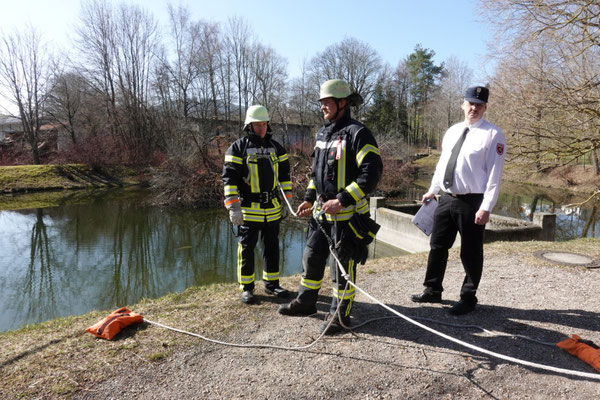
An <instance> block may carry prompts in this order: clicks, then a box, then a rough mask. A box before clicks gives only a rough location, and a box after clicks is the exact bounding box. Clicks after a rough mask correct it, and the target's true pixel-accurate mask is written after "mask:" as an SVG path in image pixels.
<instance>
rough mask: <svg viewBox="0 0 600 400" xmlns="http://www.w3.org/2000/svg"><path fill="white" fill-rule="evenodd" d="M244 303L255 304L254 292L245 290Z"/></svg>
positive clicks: (243, 294)
mask: <svg viewBox="0 0 600 400" xmlns="http://www.w3.org/2000/svg"><path fill="white" fill-rule="evenodd" d="M242 303H244V304H252V303H254V293H252V290H244V291H243V292H242Z"/></svg>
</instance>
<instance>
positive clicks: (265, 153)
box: [222, 133, 292, 222]
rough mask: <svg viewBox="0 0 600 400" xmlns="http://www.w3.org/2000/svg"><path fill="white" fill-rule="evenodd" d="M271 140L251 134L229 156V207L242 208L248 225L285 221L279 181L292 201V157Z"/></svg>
mask: <svg viewBox="0 0 600 400" xmlns="http://www.w3.org/2000/svg"><path fill="white" fill-rule="evenodd" d="M271 136H272V135H271V134H270V133H267V135H266V136H265V137H264V139H261V138H260V137H259V136H257V135H255V134H248V135H247V136H245V137H243V138H241V139H238V140H236V141H235V142H233V144H232V145H231V146H229V148H228V149H227V152H226V153H225V164H224V166H223V176H222V178H223V183H224V185H225V207H226V208H227V209H230V208H232V207H236V206H237V205H240V204H241V208H242V212H243V214H244V221H245V222H246V221H254V222H265V221H266V222H272V221H277V220H279V219H280V218H281V217H282V212H283V207H282V202H281V197H280V191H279V187H278V184H277V182H278V181H279V183H280V184H281V187H282V188H283V190H284V192H285V195H286V197H287V198H291V197H292V182H291V181H290V162H289V160H288V155H287V153H286V151H285V149H284V148H283V146H282V145H281V144H279V143H278V142H277V141H275V140H273V139H272V138H271ZM236 203H237V204H236Z"/></svg>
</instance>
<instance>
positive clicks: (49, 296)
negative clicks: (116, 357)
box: [0, 184, 600, 332]
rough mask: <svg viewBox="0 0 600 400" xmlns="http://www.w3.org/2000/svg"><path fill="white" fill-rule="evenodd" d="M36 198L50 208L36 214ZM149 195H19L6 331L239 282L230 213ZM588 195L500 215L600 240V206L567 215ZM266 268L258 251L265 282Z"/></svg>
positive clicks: (6, 232)
mask: <svg viewBox="0 0 600 400" xmlns="http://www.w3.org/2000/svg"><path fill="white" fill-rule="evenodd" d="M424 192H425V190H424V189H423V188H422V187H418V186H411V187H409V188H405V189H404V193H403V195H402V198H403V199H409V200H412V199H418V198H420V197H421V196H422V194H423V193H424ZM32 197H33V198H35V200H37V201H40V202H42V203H44V204H50V205H51V206H47V207H46V206H45V207H44V208H34V207H36V206H35V205H32V204H35V202H32V201H31V198H32ZM145 197H146V194H144V193H143V192H141V191H131V190H121V189H113V190H108V191H97V190H96V191H93V192H82V191H75V192H69V193H67V192H58V193H44V194H41V195H40V194H37V195H22V196H18V197H16V198H15V199H16V200H17V201H18V202H20V204H23V207H26V208H25V209H22V210H18V211H0V309H1V310H2V312H1V313H0V332H2V331H7V330H13V329H17V328H19V327H21V326H23V325H25V324H29V323H36V322H41V321H45V320H48V319H52V318H57V317H62V316H68V315H79V314H84V313H86V312H88V311H90V310H93V309H102V310H111V309H115V308H117V307H121V306H124V305H127V304H133V303H136V302H137V301H139V300H140V299H142V298H144V297H146V298H156V297H160V296H162V295H164V294H167V293H173V292H181V291H183V290H184V289H186V288H188V287H191V286H197V285H203V284H209V283H215V282H235V281H236V269H235V265H236V260H235V257H236V248H237V241H236V240H237V239H236V237H235V235H234V233H233V232H232V229H231V226H230V224H229V221H228V218H227V213H226V212H225V210H222V209H213V210H180V209H161V208H157V207H151V206H146V205H144V200H145ZM583 199H585V196H584V195H579V196H576V195H573V194H570V193H567V192H564V191H556V190H548V189H541V188H538V187H533V186H528V185H514V184H503V186H502V192H501V194H500V198H499V200H498V204H497V205H496V207H495V209H494V213H495V214H500V215H505V216H509V217H515V218H521V219H530V218H531V210H534V211H533V212H540V211H549V212H556V213H557V232H556V240H568V239H572V238H577V237H582V236H585V237H592V238H598V237H600V221H599V214H600V213H598V212H596V211H595V210H594V209H593V208H592V207H589V208H585V207H582V208H581V209H579V210H575V211H574V212H572V213H565V212H563V211H561V205H564V204H569V203H574V202H578V201H582V200H583ZM305 228H306V221H305V220H302V221H299V220H297V219H294V218H287V219H286V220H284V222H283V223H282V226H281V235H280V242H281V243H280V245H281V270H282V274H283V275H293V274H297V273H300V272H301V270H302V267H301V263H300V260H301V257H302V250H303V248H304V244H305V235H306V233H305ZM370 250H371V251H370V257H371V258H377V257H388V256H397V255H402V254H406V253H405V252H403V251H401V250H398V249H396V248H394V247H392V246H389V245H386V244H384V243H381V242H377V241H376V242H375V243H374V244H373V245H372V246H371V249H370ZM260 269H261V265H260V257H258V255H257V270H256V271H257V277H260V276H261V274H260V273H258V272H259V271H260ZM326 276H329V274H328V273H326ZM259 287H260V285H259ZM289 289H292V290H297V288H289Z"/></svg>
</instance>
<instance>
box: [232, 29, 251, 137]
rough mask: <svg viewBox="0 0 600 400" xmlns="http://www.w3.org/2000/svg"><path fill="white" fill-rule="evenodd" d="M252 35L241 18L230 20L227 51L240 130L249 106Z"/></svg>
mask: <svg viewBox="0 0 600 400" xmlns="http://www.w3.org/2000/svg"><path fill="white" fill-rule="evenodd" d="M253 41H254V39H253V33H252V30H251V28H250V26H249V25H248V23H247V22H246V20H244V19H243V18H230V19H229V26H228V29H227V37H226V43H227V51H228V54H230V58H231V61H232V65H233V71H232V72H233V75H234V78H233V79H234V83H235V87H236V90H237V98H238V101H237V106H238V121H239V126H240V128H241V127H242V124H243V122H244V117H243V115H244V112H245V110H246V109H247V108H248V106H249V105H250V104H249V102H250V95H249V88H248V87H249V81H250V75H251V73H250V56H251V48H252V43H253Z"/></svg>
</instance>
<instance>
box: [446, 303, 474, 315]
mask: <svg viewBox="0 0 600 400" xmlns="http://www.w3.org/2000/svg"><path fill="white" fill-rule="evenodd" d="M475 304H476V303H474V302H468V301H464V300H460V301H459V302H458V303H456V304H455V305H453V306H452V307H451V308H450V309H449V310H448V313H449V314H451V315H464V314H468V313H470V312H472V311H474V310H475Z"/></svg>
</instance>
